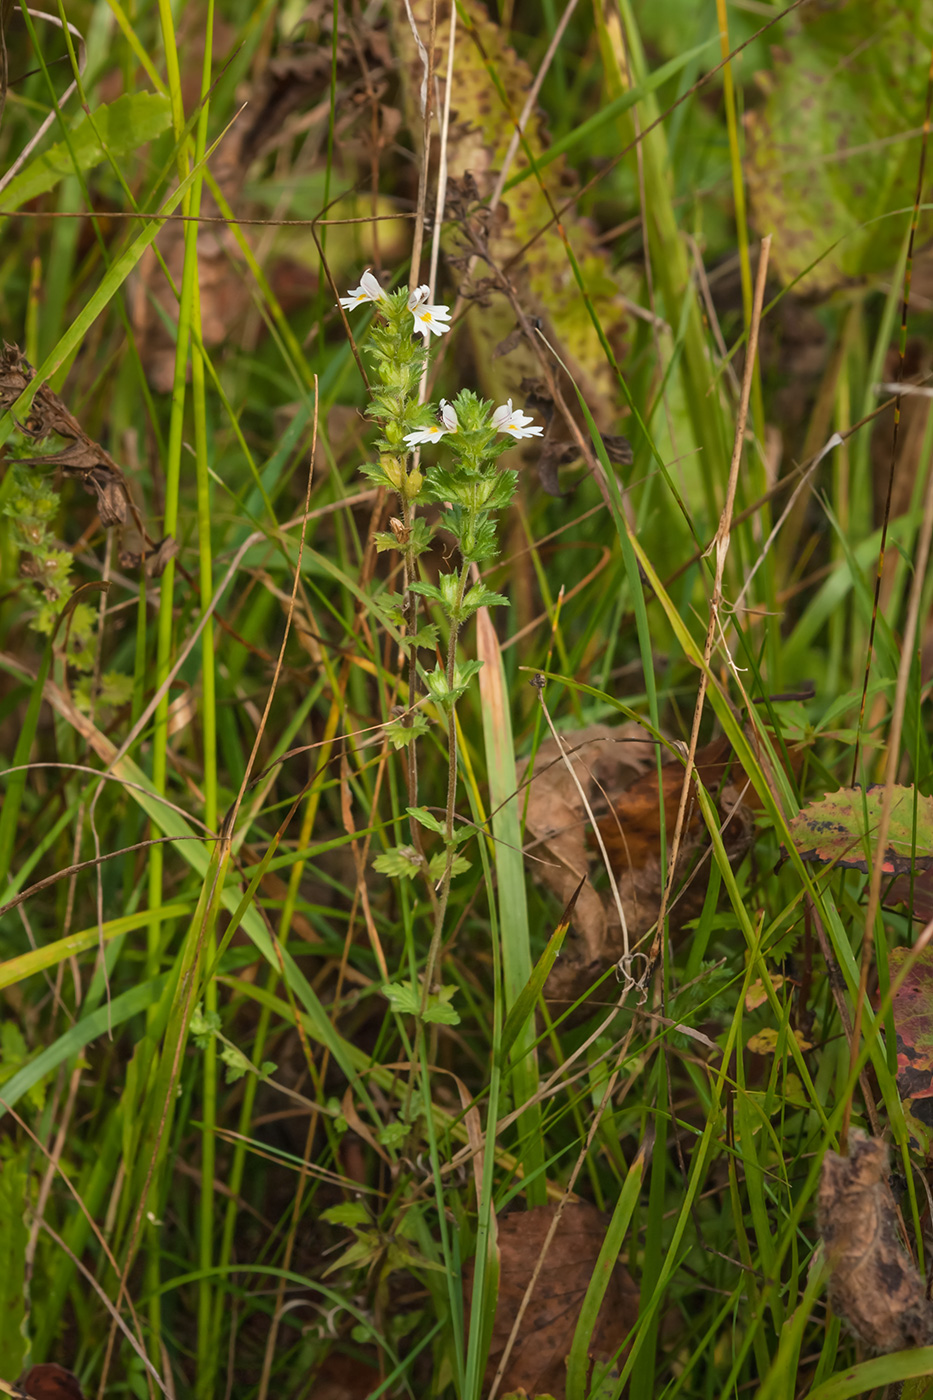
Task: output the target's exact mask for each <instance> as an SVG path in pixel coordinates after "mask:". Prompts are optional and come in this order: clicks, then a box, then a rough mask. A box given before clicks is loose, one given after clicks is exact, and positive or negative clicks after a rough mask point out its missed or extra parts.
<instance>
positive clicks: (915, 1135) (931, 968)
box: [888, 948, 933, 1156]
mask: <svg viewBox="0 0 933 1400" xmlns="http://www.w3.org/2000/svg"><path fill="white" fill-rule="evenodd" d="M911 953H912V949H910V948H892V949H891V952H890V953H889V954H888V966H889V967H890V970H891V980H892V981H893V980H894V979H895V978H896V977H897V975H898V973H899V972H900V971H901V969H902V968H903V966H904V963H905V962H906V960H907V958H908V957H909V956H910V955H911ZM893 1010H894V1033H895V1036H896V1043H897V1087H898V1089H899V1091H900V1095H901V1100H902V1101H903V1105H904V1114H905V1117H906V1118H907V1122H908V1126H909V1128H910V1130H911V1134H912V1145H913V1146H914V1147H919V1148H920V1149H921V1150H922V1151H924V1152H925V1153H926V1154H927V1155H928V1156H929V1155H930V1151H931V1148H933V948H923V949H922V950H921V952H920V953H919V955H918V956H917V959H916V961H915V962H914V965H913V967H912V968H911V970H910V972H909V973H908V974H907V977H906V979H905V981H904V983H903V985H902V986H901V987H900V989H899V990H898V992H897V993H896V995H895V997H894V1006H893Z"/></svg>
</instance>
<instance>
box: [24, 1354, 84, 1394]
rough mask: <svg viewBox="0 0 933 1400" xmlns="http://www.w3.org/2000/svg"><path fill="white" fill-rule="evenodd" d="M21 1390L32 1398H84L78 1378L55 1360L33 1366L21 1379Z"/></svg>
mask: <svg viewBox="0 0 933 1400" xmlns="http://www.w3.org/2000/svg"><path fill="white" fill-rule="evenodd" d="M19 1384H20V1390H21V1392H22V1393H23V1394H24V1395H28V1396H30V1400H84V1392H83V1391H82V1389H81V1386H80V1385H79V1384H78V1378H77V1376H76V1375H74V1374H73V1373H72V1372H71V1371H66V1370H65V1368H64V1366H56V1364H55V1362H54V1361H43V1362H42V1363H41V1364H40V1365H38V1366H32V1367H31V1368H30V1369H29V1370H28V1371H27V1372H26V1374H25V1376H23V1379H22V1380H21V1381H20V1383H19Z"/></svg>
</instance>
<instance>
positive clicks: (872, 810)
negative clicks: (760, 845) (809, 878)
mask: <svg viewBox="0 0 933 1400" xmlns="http://www.w3.org/2000/svg"><path fill="white" fill-rule="evenodd" d="M883 796H884V788H883V787H882V785H881V784H875V785H873V786H872V787H869V788H866V789H865V790H863V789H862V788H860V787H852V788H840V789H839V791H838V792H827V793H826V794H825V796H823V797H820V798H818V799H817V800H816V802H810V803H808V804H807V806H806V807H802V808H801V810H800V811H799V812H798V813H797V815H796V817H794V818H793V820H792V821H791V823H790V831H791V835H792V836H793V837H794V845H795V846H796V848H797V851H798V852H799V854H800V857H801V859H802V860H813V861H818V862H819V863H820V864H821V865H828V864H829V863H830V862H835V864H836V865H846V866H851V867H852V868H853V869H855V870H867V869H868V862H867V859H866V845H867V847H868V849H871V848H872V846H873V842H874V834H875V833H876V832H877V830H878V824H879V822H880V820H881V804H882V800H883ZM915 802H916V812H915V811H914V804H915ZM911 866H913V868H914V869H915V870H926V869H929V868H930V867H933V798H931V797H922V796H921V795H920V794H919V793H917V792H915V790H914V789H913V788H912V787H895V789H894V796H893V799H892V803H891V824H890V827H889V830H888V841H887V846H886V847H885V852H884V864H883V866H882V869H883V870H884V872H885V873H886V874H887V875H899V874H901V873H903V872H905V871H908V870H910V869H911Z"/></svg>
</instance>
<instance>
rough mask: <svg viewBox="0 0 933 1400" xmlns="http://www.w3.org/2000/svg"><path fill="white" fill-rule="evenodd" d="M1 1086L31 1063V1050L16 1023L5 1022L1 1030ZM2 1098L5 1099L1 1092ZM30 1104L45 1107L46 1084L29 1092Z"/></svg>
mask: <svg viewBox="0 0 933 1400" xmlns="http://www.w3.org/2000/svg"><path fill="white" fill-rule="evenodd" d="M0 1050H2V1054H0V1085H3V1084H5V1083H6V1081H7V1080H8V1079H12V1077H13V1075H14V1074H15V1073H16V1071H17V1070H18V1069H21V1068H22V1067H23V1066H24V1065H27V1064H28V1063H29V1049H28V1047H27V1045H26V1042H25V1040H24V1039H23V1034H22V1031H21V1030H20V1028H19V1026H18V1025H17V1024H16V1022H15V1021H4V1023H3V1027H2V1030H0ZM0 1097H3V1094H2V1090H0ZM29 1102H30V1103H31V1104H32V1106H33V1108H37V1109H42V1108H43V1107H44V1106H45V1084H44V1083H43V1082H42V1081H41V1080H40V1081H39V1083H37V1084H34V1085H33V1086H32V1088H31V1089H30V1090H29Z"/></svg>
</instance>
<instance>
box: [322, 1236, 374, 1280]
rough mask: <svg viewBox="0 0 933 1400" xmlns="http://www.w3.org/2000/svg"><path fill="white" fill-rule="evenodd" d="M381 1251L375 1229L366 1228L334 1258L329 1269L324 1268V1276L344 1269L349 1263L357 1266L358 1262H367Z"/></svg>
mask: <svg viewBox="0 0 933 1400" xmlns="http://www.w3.org/2000/svg"><path fill="white" fill-rule="evenodd" d="M381 1252H382V1242H381V1241H380V1239H379V1236H378V1235H377V1234H376V1232H375V1230H367V1231H366V1233H365V1234H364V1235H360V1237H359V1238H358V1239H356V1240H355V1241H354V1242H353V1244H351V1245H350V1248H349V1249H346V1250H344V1252H343V1254H341V1256H340V1258H339V1259H335V1260H334V1262H333V1264H331V1266H330V1268H329V1269H325V1270H324V1277H325V1278H326V1277H327V1275H328V1274H332V1273H334V1271H335V1270H336V1269H346V1268H349V1267H350V1266H351V1265H352V1266H354V1267H358V1266H359V1265H360V1264H369V1263H371V1262H372V1261H373V1260H374V1259H377V1258H378V1257H379V1255H380V1254H381Z"/></svg>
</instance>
